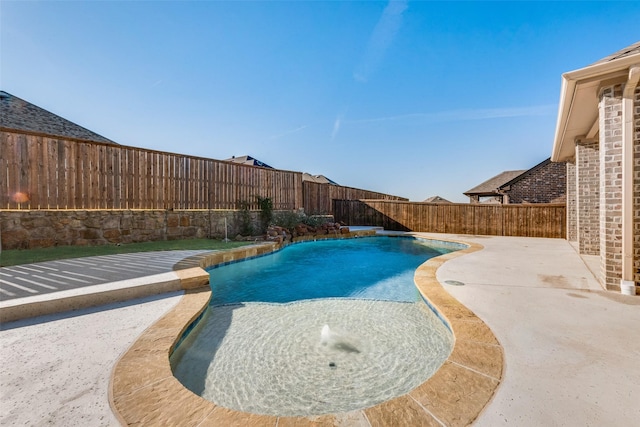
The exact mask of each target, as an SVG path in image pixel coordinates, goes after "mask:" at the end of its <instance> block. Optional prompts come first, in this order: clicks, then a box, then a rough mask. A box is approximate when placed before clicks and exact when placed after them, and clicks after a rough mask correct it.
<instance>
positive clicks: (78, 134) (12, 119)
mask: <svg viewBox="0 0 640 427" xmlns="http://www.w3.org/2000/svg"><path fill="white" fill-rule="evenodd" d="M0 128H2V129H4V130H12V131H19V132H27V133H36V134H43V135H50V136H57V137H62V138H70V139H81V140H86V141H92V142H104V143H107V144H116V143H115V142H113V141H111V140H110V139H107V138H105V137H104V136H102V135H98V134H97V133H95V132H92V131H90V130H88V129H86V128H83V127H82V126H80V125H77V124H75V123H73V122H70V121H69V120H67V119H64V118H62V117H60V116H58V115H56V114H53V113H51V112H49V111H47V110H45V109H43V108H40V107H38V106H36V105H33V104H31V103H30V102H27V101H25V100H23V99H20V98H18V97H17V96H13V95H11V94H10V93H7V92H5V91H0Z"/></svg>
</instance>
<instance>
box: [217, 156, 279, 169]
mask: <svg viewBox="0 0 640 427" xmlns="http://www.w3.org/2000/svg"><path fill="white" fill-rule="evenodd" d="M225 162H233V163H240V164H242V165H249V166H260V167H263V168H269V169H273V168H272V167H271V166H269V165H268V164H266V163H264V162H261V161H260V160H258V159H255V158H253V157H251V156H240V157H236V156H233V157H231V158H230V159H226V160H225Z"/></svg>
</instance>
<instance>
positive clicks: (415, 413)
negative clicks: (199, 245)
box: [109, 233, 504, 427]
mask: <svg viewBox="0 0 640 427" xmlns="http://www.w3.org/2000/svg"><path fill="white" fill-rule="evenodd" d="M404 235H411V236H415V237H422V238H425V239H429V237H427V236H423V235H421V234H420V233H406V234H404ZM429 240H433V238H431V239H429ZM441 240H443V241H448V242H454V243H462V244H464V245H465V246H466V248H465V249H462V250H458V251H455V252H450V253H448V254H444V255H441V256H438V257H435V258H432V259H430V260H428V261H426V262H425V263H424V264H422V265H421V266H420V267H418V269H417V270H416V272H415V283H416V286H417V288H418V290H419V291H420V293H421V294H422V296H423V297H424V298H425V300H426V301H427V302H428V303H429V304H430V305H431V306H432V307H435V308H436V310H437V311H438V312H439V314H440V316H441V317H442V318H443V319H444V320H445V322H447V323H448V324H449V326H450V328H451V330H452V331H453V334H454V337H455V343H454V347H453V350H452V352H451V354H450V355H449V358H448V359H447V360H446V361H445V363H444V364H443V365H442V366H441V367H440V369H439V370H438V371H437V372H436V373H435V374H434V375H433V376H432V377H431V378H429V379H428V380H427V381H425V382H424V383H423V384H421V385H420V386H418V387H417V388H415V389H414V390H412V391H411V392H409V393H407V394H405V395H402V396H399V397H396V398H394V399H391V400H388V401H386V402H383V403H381V404H378V405H375V406H372V407H369V408H365V409H361V410H356V411H351V412H347V413H340V414H327V415H320V416H306V417H280V416H270V415H255V414H249V413H245V412H239V411H235V410H232V409H228V408H223V407H221V406H218V405H216V404H215V403H213V402H210V401H208V400H205V399H203V398H202V397H200V396H198V395H196V394H194V393H192V392H191V391H189V390H187V389H186V388H185V387H184V386H183V385H182V384H181V383H180V382H179V381H178V380H177V379H176V378H175V377H174V376H173V373H172V371H171V367H170V364H169V355H170V354H171V352H172V351H173V348H174V346H175V345H176V343H177V342H178V340H179V339H180V337H181V336H182V334H183V332H184V331H185V330H186V329H187V327H188V326H189V325H190V324H191V323H192V322H193V320H195V319H196V318H197V317H198V316H199V315H200V314H201V313H202V311H204V309H205V308H206V307H207V304H208V302H209V298H210V296H211V291H210V289H209V287H208V286H206V287H203V286H202V285H201V283H202V282H203V281H205V280H206V282H205V283H208V273H206V271H204V268H206V267H209V266H213V265H217V264H224V263H227V262H233V261H237V260H240V259H244V258H249V257H255V256H260V255H264V254H267V253H269V252H273V251H276V250H278V249H279V246H277V245H275V244H265V245H258V246H249V247H241V248H236V249H233V250H230V251H225V252H215V253H211V254H209V255H207V256H205V257H204V258H203V259H202V260H201V261H200V265H201V267H195V268H190V269H187V270H182V271H180V273H181V276H182V278H183V281H184V283H185V284H186V287H192V289H187V290H185V295H184V296H183V297H182V299H181V300H180V302H179V303H178V305H177V306H176V307H175V308H174V309H173V310H171V311H170V312H168V313H167V314H166V315H165V316H163V317H162V318H161V319H160V320H158V321H157V322H156V323H154V324H153V325H152V326H151V327H149V328H148V329H147V330H146V331H145V332H144V333H143V334H142V335H141V336H140V337H139V338H138V340H137V341H136V342H135V343H134V344H133V345H132V346H131V347H130V348H129V349H128V350H127V351H126V352H125V353H124V354H123V355H122V356H121V358H120V359H119V360H118V361H117V362H116V364H115V366H114V368H113V371H112V374H111V380H110V386H109V402H110V405H111V408H112V410H113V412H114V414H115V415H116V417H117V418H118V420H119V421H120V422H121V423H122V424H123V425H145V426H146V425H194V426H196V425H197V426H208V425H243V426H246V425H255V426H276V425H277V426H278V427H282V426H294V425H295V426H339V425H349V426H390V425H412V426H432V425H433V426H442V425H445V426H458V425H469V424H471V423H472V422H473V421H474V420H475V419H476V418H477V417H478V415H479V414H480V412H481V411H482V410H483V409H484V407H485V406H486V405H487V404H488V403H489V401H490V400H491V398H492V397H493V395H494V393H495V390H496V389H497V387H498V386H499V385H500V382H501V380H502V376H503V369H504V354H503V349H502V346H501V345H500V343H499V342H498V340H497V339H496V337H495V336H494V334H493V332H491V330H490V329H489V327H488V326H487V325H486V324H485V323H484V322H483V321H482V320H481V319H480V318H478V317H477V316H476V315H475V314H474V313H473V312H472V311H470V310H469V309H467V308H466V307H465V306H463V305H462V304H461V303H460V302H458V301H457V300H456V299H455V298H453V297H452V296H451V295H450V294H449V293H448V292H447V291H446V290H445V289H444V288H443V287H442V285H440V283H439V282H438V280H437V279H436V270H437V269H438V268H439V267H440V266H441V265H442V264H443V263H445V262H446V261H448V260H450V259H453V258H457V257H459V256H462V255H465V254H468V253H471V252H475V251H478V250H481V249H482V248H483V246H482V245H479V244H476V243H469V242H462V241H454V240H450V239H441Z"/></svg>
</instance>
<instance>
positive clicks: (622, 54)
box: [551, 42, 640, 162]
mask: <svg viewBox="0 0 640 427" xmlns="http://www.w3.org/2000/svg"><path fill="white" fill-rule="evenodd" d="M638 64H640V42H636V43H634V44H632V45H631V46H628V47H625V48H624V49H621V50H619V51H617V52H615V53H613V54H611V55H609V56H607V57H606V58H603V59H601V60H599V61H597V62H595V63H593V64H591V65H589V66H587V67H585V68H581V69H579V70H575V71H571V72H568V73H564V74H563V75H562V89H561V90H560V108H559V111H558V120H557V123H556V133H555V137H554V141H553V150H552V154H551V160H552V161H554V162H562V161H565V160H569V159H571V158H572V157H573V156H574V154H575V141H576V140H580V139H583V140H595V139H597V137H598V132H599V121H598V117H599V116H598V90H599V88H600V82H602V81H604V80H611V79H620V81H621V82H622V83H624V82H626V81H627V79H630V78H632V77H634V76H635V75H634V76H632V75H631V74H632V73H633V71H632V70H633V68H632V67H633V66H634V65H638ZM635 72H636V73H637V72H638V70H637V69H635Z"/></svg>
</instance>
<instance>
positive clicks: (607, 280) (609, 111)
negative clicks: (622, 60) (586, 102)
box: [599, 84, 623, 290]
mask: <svg viewBox="0 0 640 427" xmlns="http://www.w3.org/2000/svg"><path fill="white" fill-rule="evenodd" d="M622 90H623V85H621V84H618V85H614V86H608V87H605V88H603V89H602V90H601V92H600V103H599V110H600V112H599V115H600V147H599V148H600V233H601V236H600V266H601V274H602V276H601V282H602V284H603V285H604V286H605V287H606V288H607V289H611V290H616V289H619V288H620V279H621V278H622Z"/></svg>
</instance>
